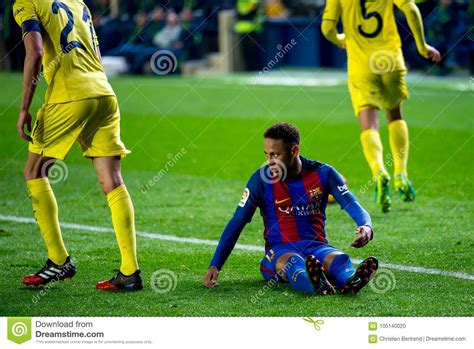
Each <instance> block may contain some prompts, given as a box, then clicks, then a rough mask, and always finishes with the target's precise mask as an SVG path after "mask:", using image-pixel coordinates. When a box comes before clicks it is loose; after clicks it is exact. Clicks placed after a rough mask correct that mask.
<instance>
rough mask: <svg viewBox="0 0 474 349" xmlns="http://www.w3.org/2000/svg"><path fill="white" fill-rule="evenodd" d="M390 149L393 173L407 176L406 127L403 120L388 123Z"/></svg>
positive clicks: (407, 146)
mask: <svg viewBox="0 0 474 349" xmlns="http://www.w3.org/2000/svg"><path fill="white" fill-rule="evenodd" d="M388 131H389V136H390V149H391V150H392V155H393V162H394V167H395V168H394V173H395V175H397V174H399V173H402V174H404V175H405V176H407V162H408V148H409V144H408V127H407V123H406V122H405V120H396V121H393V122H391V123H389V124H388Z"/></svg>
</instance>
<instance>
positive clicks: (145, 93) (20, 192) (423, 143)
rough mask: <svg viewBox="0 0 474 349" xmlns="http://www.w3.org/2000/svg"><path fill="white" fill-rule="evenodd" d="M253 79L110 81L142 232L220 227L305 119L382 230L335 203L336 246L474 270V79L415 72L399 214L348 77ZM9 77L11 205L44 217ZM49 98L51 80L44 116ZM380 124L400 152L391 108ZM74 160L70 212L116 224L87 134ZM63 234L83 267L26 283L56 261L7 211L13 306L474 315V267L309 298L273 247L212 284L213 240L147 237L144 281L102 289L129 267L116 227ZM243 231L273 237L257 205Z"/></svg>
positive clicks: (62, 189)
mask: <svg viewBox="0 0 474 349" xmlns="http://www.w3.org/2000/svg"><path fill="white" fill-rule="evenodd" d="M314 74H315V73H313V75H314ZM316 76H317V75H316ZM245 77H246V76H234V77H226V78H216V77H214V78H180V77H160V78H156V77H120V78H112V79H110V81H111V83H112V85H113V87H114V89H115V91H116V93H117V95H118V98H119V102H120V107H121V114H122V124H121V125H122V126H121V127H122V138H123V140H124V142H125V144H126V145H127V146H128V148H129V149H131V150H132V152H133V153H132V154H131V155H130V156H129V157H127V158H126V159H125V160H124V162H123V172H124V178H125V181H126V184H127V186H128V188H129V191H130V193H131V196H132V199H133V201H134V205H135V211H136V226H137V230H139V231H145V232H150V233H156V234H166V235H174V236H177V237H183V238H197V239H206V240H217V239H218V238H219V237H220V234H221V232H222V230H223V228H224V226H225V224H226V223H227V221H228V219H229V218H230V217H231V215H232V213H233V211H234V209H235V207H236V205H237V203H238V201H239V200H240V196H241V193H242V190H243V188H244V186H245V183H246V181H247V179H248V177H249V176H250V174H251V173H252V172H253V171H254V170H255V169H256V168H258V167H259V166H260V165H261V164H262V163H263V162H264V161H265V157H264V155H263V141H262V136H261V135H262V133H263V131H264V129H265V128H266V127H267V126H269V125H270V124H272V123H273V122H276V121H282V120H285V121H289V122H292V123H295V124H296V125H297V126H298V127H299V128H300V131H301V133H302V146H301V149H302V154H303V155H304V156H306V157H309V158H313V159H318V160H321V161H324V162H327V163H329V164H331V165H333V166H335V167H336V168H337V169H338V170H339V171H340V172H341V173H342V174H344V176H345V177H346V178H347V180H348V183H349V186H350V188H351V189H352V191H353V192H354V194H355V195H356V196H357V197H358V198H359V201H360V202H361V203H362V204H363V206H365V207H366V208H367V209H368V210H369V212H370V213H371V215H372V219H373V223H374V229H375V239H374V240H373V241H372V242H371V243H370V244H369V245H368V246H366V247H365V248H363V249H353V248H350V247H349V244H350V242H351V240H352V239H353V230H354V228H355V227H354V224H353V222H352V221H351V219H350V218H349V217H348V216H347V214H345V213H344V212H343V211H341V210H340V209H339V207H338V206H331V207H329V208H328V210H327V216H328V220H327V234H328V239H329V242H330V243H331V244H333V245H335V246H336V247H339V248H341V249H342V250H344V251H346V252H348V253H349V254H350V255H351V257H353V258H356V259H357V258H358V259H360V258H364V257H365V256H368V255H375V256H377V257H378V258H379V260H380V261H381V262H382V263H391V264H397V265H401V266H416V267H423V268H432V269H437V270H442V271H450V272H460V273H463V274H464V275H465V274H468V275H473V274H474V263H473V253H472V251H473V246H474V238H473V233H472V232H473V230H472V222H473V193H472V190H473V185H472V175H473V160H474V159H473V151H472V150H473V149H474V148H473V146H474V142H473V115H472V110H473V97H474V96H473V89H472V86H469V80H468V78H466V79H465V80H462V79H460V80H459V81H455V80H450V82H449V83H448V82H443V81H441V82H439V81H435V80H428V79H421V80H419V79H413V80H412V81H411V82H409V87H410V94H411V98H410V100H409V101H408V102H407V103H406V105H405V107H404V113H405V116H406V119H407V121H408V123H409V126H410V137H411V149H410V164H409V173H410V178H411V180H412V181H413V182H414V184H415V186H416V187H417V189H418V197H417V200H416V201H415V202H414V203H411V204H404V203H402V202H400V200H398V198H396V197H394V198H393V211H392V212H391V213H390V214H387V215H383V214H381V213H379V212H378V211H377V210H376V208H375V204H374V202H373V188H372V187H371V186H370V184H368V181H369V179H370V173H369V169H368V166H367V164H366V162H365V159H364V158H363V154H362V150H361V147H360V143H359V126H358V123H357V120H356V118H355V117H354V115H353V112H352V107H351V104H350V98H349V95H348V92H347V88H346V86H345V84H344V83H341V84H335V85H334V86H320V87H309V86H308V87H297V86H293V87H292V86H285V87H282V86H253V85H246V84H245V83H242V81H245ZM247 81H248V80H247ZM0 85H1V86H2V92H1V93H0V126H1V129H2V135H1V137H0V149H1V152H0V186H1V194H2V195H1V197H0V215H3V216H15V217H29V218H32V217H33V215H32V210H31V205H30V202H29V199H28V196H27V192H26V188H25V185H24V182H23V178H22V167H23V163H24V160H25V159H26V155H27V144H26V142H24V141H22V140H21V139H20V138H19V137H18V135H17V133H16V129H15V125H16V118H17V114H18V107H19V104H20V92H21V91H20V89H21V75H19V74H5V73H4V74H1V75H0ZM458 85H461V86H464V87H467V89H464V90H463V88H458ZM43 95H44V84H41V86H40V88H39V90H38V91H37V94H36V96H37V98H35V101H34V107H33V108H32V112H33V113H35V112H36V110H37V109H38V107H39V106H40V104H41V101H42V99H43ZM381 130H382V131H381V134H382V139H383V142H384V145H385V148H384V151H385V154H386V156H387V159H388V156H389V145H388V134H387V128H386V122H385V121H384V120H381ZM182 149H184V152H183V150H182ZM180 152H182V156H181V158H180V159H179V161H177V162H176V163H175V164H174V165H173V166H168V168H166V162H167V161H168V160H169V158H170V157H173V156H175V155H176V154H178V153H180ZM66 164H67V166H68V167H67V168H68V176H67V179H66V180H65V181H61V182H59V183H57V184H54V185H53V189H54V191H55V193H56V197H57V200H58V203H59V209H60V220H61V221H62V222H67V223H77V224H84V225H91V226H97V227H107V228H110V227H111V222H110V217H109V212H108V207H107V204H106V200H105V197H104V196H103V194H102V193H101V191H100V188H99V185H98V184H97V181H96V178H95V172H94V169H93V168H92V166H91V164H90V161H89V160H86V159H83V158H82V156H81V153H80V151H79V147H78V146H75V147H74V148H73V151H72V152H71V153H70V155H69V156H68V158H67V159H66ZM160 171H161V172H160ZM158 173H161V174H159V175H158V177H159V179H158V180H157V181H156V184H155V185H153V186H151V187H150V188H149V190H148V191H147V192H146V193H143V192H142V190H141V188H142V187H143V186H144V185H145V184H146V183H148V182H149V181H150V180H152V179H153V177H154V176H155V175H157V174H158ZM63 235H64V239H65V242H66V245H67V247H68V250H69V253H70V254H71V256H72V257H73V258H74V260H75V261H76V266H77V268H78V274H77V275H76V277H75V278H74V279H73V280H71V281H67V282H63V283H59V284H56V285H54V287H51V289H48V290H43V292H42V293H41V289H35V288H25V287H23V286H22V284H21V282H20V280H21V277H23V276H24V275H25V274H27V273H30V272H35V271H36V270H37V269H39V268H40V267H41V266H42V264H43V263H44V261H45V259H46V253H45V248H44V246H43V243H42V241H41V238H40V234H39V231H38V229H37V227H36V226H35V225H34V224H31V223H19V222H14V221H11V220H10V221H7V220H0V262H1V268H0V299H1V302H0V315H2V316H11V315H25V316H56V315H62V316H68V315H71V316H80V315H92V316H118V315H122V316H127V315H130V316H225V315H232V316H266V315H268V316H277V315H278V316H473V315H474V307H473V302H474V300H473V297H472V295H473V294H474V292H473V291H474V287H473V286H474V283H473V281H472V280H468V279H462V278H456V277H451V276H443V275H438V274H427V273H416V272H408V271H402V270H399V269H389V270H390V271H391V272H392V273H393V276H394V280H395V283H394V284H393V285H392V286H393V287H391V289H390V290H388V291H387V292H385V293H377V292H375V291H374V290H373V289H372V288H370V287H367V288H365V289H364V290H362V291H361V292H360V293H359V294H358V295H357V296H354V297H351V296H340V295H337V296H327V297H322V296H312V297H311V296H307V295H303V294H299V293H296V292H294V291H292V290H291V288H290V287H289V285H286V284H279V285H273V286H271V287H266V286H268V285H267V283H266V282H265V281H264V280H263V279H262V278H261V276H260V273H259V269H258V266H259V263H260V260H261V258H262V257H263V256H262V253H260V252H257V251H245V250H235V251H234V253H233V254H232V255H231V257H230V258H229V260H228V262H227V264H226V265H225V266H224V268H223V270H222V272H221V275H220V279H219V281H220V287H219V288H218V289H214V290H208V289H205V288H204V287H203V285H202V283H201V278H202V276H203V274H204V273H205V271H206V269H207V267H208V263H209V260H210V258H211V256H212V253H213V251H214V247H213V246H209V245H199V244H190V243H185V242H176V241H164V240H160V239H152V238H147V237H143V236H139V237H138V248H139V250H138V251H139V262H140V267H141V269H142V270H143V276H144V282H145V289H144V291H142V292H139V293H127V294H111V293H106V292H99V291H96V290H95V289H94V287H95V283H96V282H97V281H99V280H102V279H104V278H109V277H111V276H112V275H113V273H114V269H116V268H118V266H119V260H120V258H119V257H120V256H119V251H118V248H117V244H116V241H115V237H114V235H113V233H111V232H94V231H85V230H82V229H77V228H71V227H70V228H64V229H63ZM239 243H241V244H246V245H260V246H263V238H262V221H261V218H260V216H259V215H258V214H256V215H255V217H254V219H253V221H252V223H251V224H250V225H248V226H247V228H246V229H245V230H244V232H243V234H242V235H241V238H240V240H239ZM162 269H166V270H170V271H171V272H172V273H173V274H174V275H175V276H176V280H177V282H176V284H175V288H174V290H172V291H170V292H168V293H164V294H159V293H156V292H154V291H153V290H152V288H151V286H150V279H151V276H152V274H153V273H154V272H155V271H156V270H162ZM392 282H393V281H392Z"/></svg>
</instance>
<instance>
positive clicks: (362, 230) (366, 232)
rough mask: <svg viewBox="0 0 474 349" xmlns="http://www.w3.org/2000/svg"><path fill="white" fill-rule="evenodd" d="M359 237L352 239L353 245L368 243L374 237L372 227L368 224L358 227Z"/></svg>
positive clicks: (358, 246) (356, 232) (357, 246)
mask: <svg viewBox="0 0 474 349" xmlns="http://www.w3.org/2000/svg"><path fill="white" fill-rule="evenodd" d="M355 234H356V235H357V237H356V238H355V239H354V241H352V243H351V246H352V247H355V248H360V247H363V246H365V245H367V244H368V243H369V241H370V238H371V237H372V229H371V228H370V227H368V226H366V225H363V226H360V227H358V228H357V229H356V231H355Z"/></svg>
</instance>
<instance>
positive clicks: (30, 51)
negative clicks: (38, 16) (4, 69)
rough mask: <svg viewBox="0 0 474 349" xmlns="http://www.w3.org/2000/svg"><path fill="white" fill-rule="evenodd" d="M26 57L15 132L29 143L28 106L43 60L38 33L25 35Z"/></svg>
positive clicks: (29, 116)
mask: <svg viewBox="0 0 474 349" xmlns="http://www.w3.org/2000/svg"><path fill="white" fill-rule="evenodd" d="M23 42H24V44H25V50H26V56H25V65H24V68H23V92H22V97H21V107H20V114H19V115H18V122H17V125H16V126H17V130H18V134H19V135H20V137H21V138H23V139H24V140H26V141H29V142H31V137H30V136H29V135H28V134H27V133H26V131H25V126H26V128H27V130H28V132H31V114H30V106H31V101H32V100H33V96H34V94H35V91H36V85H37V81H38V77H39V74H40V71H41V61H42V59H43V39H42V37H41V33H39V32H35V31H32V32H29V33H27V34H26V35H25V37H24V39H23Z"/></svg>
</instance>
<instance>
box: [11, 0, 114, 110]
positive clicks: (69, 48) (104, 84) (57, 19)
mask: <svg viewBox="0 0 474 349" xmlns="http://www.w3.org/2000/svg"><path fill="white" fill-rule="evenodd" d="M13 14H14V16H15V20H16V22H17V23H18V24H19V25H20V26H21V27H22V31H23V37H24V36H25V35H27V34H28V33H29V32H32V31H37V32H40V33H41V36H42V38H43V52H44V54H43V71H42V73H41V76H44V78H45V80H46V82H47V84H48V89H47V92H46V99H45V104H56V103H66V102H71V101H77V100H82V99H88V98H94V97H101V96H114V95H115V94H114V91H113V89H112V87H111V86H110V84H109V83H108V81H107V77H106V75H105V72H104V69H103V67H102V63H101V60H100V53H99V45H98V41H97V36H96V34H95V31H94V27H93V25H92V17H91V14H90V12H89V9H88V8H87V6H86V5H85V4H84V3H83V2H82V0H61V1H58V0H16V1H15V4H14V5H13ZM41 76H40V77H38V79H39V78H41Z"/></svg>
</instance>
